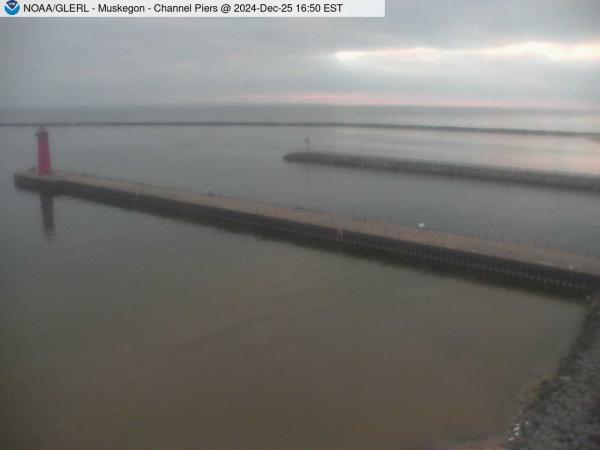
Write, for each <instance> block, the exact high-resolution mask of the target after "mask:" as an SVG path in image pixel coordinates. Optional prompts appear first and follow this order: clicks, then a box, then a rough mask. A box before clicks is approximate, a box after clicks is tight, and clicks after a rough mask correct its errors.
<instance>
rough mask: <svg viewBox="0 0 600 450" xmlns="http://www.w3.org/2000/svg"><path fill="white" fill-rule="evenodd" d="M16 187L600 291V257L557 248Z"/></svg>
mask: <svg viewBox="0 0 600 450" xmlns="http://www.w3.org/2000/svg"><path fill="white" fill-rule="evenodd" d="M42 172H44V171H42ZM14 182H15V185H16V186H17V187H19V188H22V189H27V190H33V191H39V192H43V193H50V194H53V195H70V196H75V197H81V198H85V199H88V200H94V201H99V202H102V203H108V204H112V205H120V206H124V207H127V208H135V209H139V210H143V211H148V212H156V213H161V214H165V213H172V214H177V215H180V216H187V217H190V218H213V219H217V220H219V221H225V222H228V223H232V224H239V225H241V226H244V227H250V228H254V229H261V230H264V231H266V232H273V233H283V234H287V235H291V236H297V237H303V238H309V239H311V240H315V241H328V242H333V243H336V244H338V245H341V246H346V247H351V248H359V249H367V250H371V251H376V252H382V253H385V254H390V255H396V256H399V257H401V258H403V259H407V260H421V261H423V262H429V263H433V264H436V265H441V266H448V267H456V268H462V269H465V270H468V271H469V272H480V273H488V274H496V275H500V276H503V277H507V278H511V279H518V280H522V281H526V282H531V283H535V284H542V285H547V286H554V287H558V288H565V289H568V290H575V291H592V290H594V289H597V288H599V287H600V259H596V258H591V257H587V256H583V255H577V254H572V253H566V252H561V251H556V250H549V249H540V248H534V247H526V246H522V245H517V244H511V243H506V242H496V241H492V240H486V239H480V238H476V237H470V236H462V235H454V234H447V233H441V232H437V231H431V230H422V229H418V228H411V227H406V226H402V225H398V224H393V223H385V222H379V221H374V220H363V219H357V218H353V217H348V216H343V215H337V214H331V213H325V212H318V211H311V210H306V209H300V208H292V207H286V206H280V205H274V204H269V203H263V202H256V201H252V200H247V199H240V198H231V197H224V196H217V195H211V194H202V193H197V192H190V191H183V190H177V189H171V188H166V187H162V186H155V185H150V184H142V183H134V182H127V181H120V180H114V179H108V178H100V177H95V176H89V175H82V174H76V173H67V172H58V171H49V172H48V171H45V172H44V173H40V171H39V170H38V172H35V171H29V172H18V173H16V174H15V175H14Z"/></svg>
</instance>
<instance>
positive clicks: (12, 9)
mask: <svg viewBox="0 0 600 450" xmlns="http://www.w3.org/2000/svg"><path fill="white" fill-rule="evenodd" d="M4 11H5V12H6V14H8V15H9V16H14V15H16V14H19V11H21V6H20V5H19V2H18V1H17V0H8V1H7V2H6V5H4Z"/></svg>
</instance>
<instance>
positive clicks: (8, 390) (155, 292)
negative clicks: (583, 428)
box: [0, 127, 600, 450]
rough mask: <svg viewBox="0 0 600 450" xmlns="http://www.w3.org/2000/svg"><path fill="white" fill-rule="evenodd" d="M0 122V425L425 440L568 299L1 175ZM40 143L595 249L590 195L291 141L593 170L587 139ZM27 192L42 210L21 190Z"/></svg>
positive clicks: (5, 432)
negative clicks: (286, 157) (291, 154)
mask: <svg viewBox="0 0 600 450" xmlns="http://www.w3.org/2000/svg"><path fill="white" fill-rule="evenodd" d="M33 131H34V130H33V129H28V128H20V129H17V128H2V129H0V208H1V209H0V230H1V234H0V247H1V251H0V354H1V356H2V360H3V364H2V366H1V368H0V383H1V384H0V390H1V392H0V394H1V395H2V399H3V401H2V407H0V419H1V420H2V423H3V427H2V429H1V431H0V439H1V441H3V442H4V445H2V448H8V449H13V448H14V449H17V448H27V449H65V448H98V449H105V448H132V449H133V448H156V449H159V448H167V447H169V448H178V449H179V448H181V449H187V448H189V449H197V448H210V449H216V450H220V449H236V450H237V449H240V448H245V449H283V448H287V449H306V448H311V449H349V448H355V449H365V448H372V449H391V448H406V449H437V448H447V446H448V445H450V444H451V443H455V442H461V441H463V440H469V439H475V438H478V437H480V436H485V435H487V434H494V433H501V432H502V431H503V430H504V428H505V425H506V422H507V420H509V419H510V417H511V416H512V415H513V414H514V413H515V411H516V398H517V395H518V393H519V392H520V390H521V389H522V388H523V387H524V386H525V385H527V384H528V383H529V382H531V381H533V380H535V379H536V378H538V377H540V376H541V375H543V374H544V373H549V372H552V371H553V370H554V369H555V367H556V364H557V362H558V360H559V358H560V356H561V355H562V354H564V352H565V351H566V349H567V348H568V345H569V344H570V342H572V340H573V339H574V337H575V336H576V334H577V332H578V329H579V326H580V324H581V320H582V314H583V313H582V309H581V308H580V307H579V306H577V305H576V304H574V303H572V302H569V301H565V300H561V299H558V298H552V297H548V296H545V295H542V294H538V293H532V292H525V291H520V290H516V289H511V288H508V287H499V286H492V285H486V284H480V283H478V282H475V281H472V280H465V279H459V278H453V277H449V276H443V275H440V274H435V273H429V272H424V271H421V270H416V269H414V268H411V267H408V266H402V265H389V264H383V263H381V262H378V261H375V260H368V259H361V258H356V257H351V256H349V255H345V254H340V253H336V252H332V251H326V250H320V249H318V248H310V247H305V246H299V245H295V244H291V243H287V242H279V241H273V240H268V239H265V238H264V237H259V236H256V235H253V234H245V233H234V232H231V231H227V230H223V229H219V228H214V227H210V226H203V225H199V224H190V223H185V222H180V221H177V220H170V219H168V218H162V217H155V216H151V215H145V214H141V213H138V212H135V211H127V210H121V209H117V208H112V207H108V206H102V205H97V204H93V203H88V202H84V201H81V200H76V199H70V198H64V197H60V198H55V199H54V200H53V201H51V203H52V207H53V220H50V219H51V218H50V217H48V213H47V212H48V211H49V209H50V207H49V201H48V200H45V201H44V202H42V201H41V199H40V198H39V197H38V196H37V195H35V194H32V193H26V192H19V191H16V190H15V189H14V187H13V185H12V173H13V172H14V171H15V170H17V169H21V168H23V167H29V166H31V165H32V164H33V148H34V147H33V146H34V140H33V136H32V133H33ZM50 131H51V143H52V146H53V153H54V162H55V166H56V167H59V168H61V169H65V170H77V171H83V172H88V173H94V174H99V175H106V176H115V177H121V178H127V179H135V180H141V181H149V182H154V183H164V184H169V185H174V186H181V187H185V188H190V189H195V190H202V189H212V190H214V191H216V192H220V193H225V194H229V195H236V196H244V197H252V198H258V199H262V200H268V201H276V202H280V203H285V204H289V205H302V206H306V207H312V208H317V209H327V210H335V211H337V212H341V213H346V214H354V215H364V216H370V217H377V218H384V219H386V220H392V221H398V222H401V223H405V224H412V225H414V224H416V223H418V222H425V223H426V224H428V226H431V227H435V228H439V229H445V230H448V231H463V232H464V231H465V230H467V231H469V232H472V233H476V234H485V235H492V236H494V237H504V238H507V239H511V240H523V241H526V242H528V243H530V244H539V245H552V246H555V247H560V248H564V249H567V250H571V251H585V252H588V253H592V254H596V255H597V256H600V237H599V235H598V230H599V229H600V218H599V216H600V214H598V211H600V200H599V197H598V196H597V195H592V194H586V193H581V192H576V191H560V190H549V189H540V188H533V187H522V186H512V185H503V184H489V183H483V182H476V181H469V182H467V181H461V180H446V179H437V178H434V177H422V176H398V175H397V174H396V175H394V174H383V173H376V172H361V171H356V170H344V169H336V168H327V167H310V168H309V167H305V166H302V165H295V164H289V163H285V162H284V161H282V159H281V157H282V156H283V154H285V153H286V152H288V151H291V150H294V149H296V148H298V147H301V146H302V139H303V138H304V136H310V138H311V140H312V145H313V146H314V148H317V147H318V148H321V149H324V150H332V151H350V150H352V151H356V152H361V153H362V152H373V153H376V154H397V155H412V156H417V157H421V156H422V157H426V158H428V159H432V158H448V159H450V160H454V161H470V162H477V161H481V162H489V163H503V164H516V165H531V166H535V167H559V168H562V169H568V170H576V171H579V170H585V171H600V144H598V143H596V142H593V141H585V140H579V139H565V138H529V137H514V136H512V137H507V136H502V137H498V136H492V135H490V136H487V135H485V136H484V135H467V134H465V135H462V134H444V133H423V132H406V131H403V132H382V131H368V130H351V129H327V130H322V129H321V130H315V129H298V128H295V129H294V128H275V129H273V128H248V127H236V128H228V129H223V128H210V127H206V128H193V127H185V128H181V127H170V128H169V127H166V128H145V127H136V128H93V127H87V128H72V129H61V128H58V129H52V130H50ZM42 204H43V205H44V209H45V211H46V213H47V214H46V222H45V223H44V221H43V217H42V216H43V214H42V208H41V205H42Z"/></svg>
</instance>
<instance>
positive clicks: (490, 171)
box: [284, 152, 600, 191]
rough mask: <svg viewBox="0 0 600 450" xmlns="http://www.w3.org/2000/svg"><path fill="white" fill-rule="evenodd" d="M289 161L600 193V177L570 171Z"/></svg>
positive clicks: (358, 159)
mask: <svg viewBox="0 0 600 450" xmlns="http://www.w3.org/2000/svg"><path fill="white" fill-rule="evenodd" d="M284 159H285V160H286V161H291V162H302V163H309V164H323V165H329V166H342V167H354V168H359V169H373V170H385V171H391V172H404V173H421V174H428V175H440V176H448V177H460V178H475V179H481V180H493V181H502V182H514V183H525V184H536V185H545V186H557V187H563V188H571V189H584V190H592V191H600V175H591V174H589V175H588V174H577V173H568V172H547V171H537V170H528V169H518V168H511V167H495V166H486V165H477V164H456V163H450V162H440V161H427V160H419V159H407V158H393V157H385V156H366V155H355V154H348V153H329V152H293V153H288V154H287V155H285V156H284Z"/></svg>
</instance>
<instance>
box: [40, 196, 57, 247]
mask: <svg viewBox="0 0 600 450" xmlns="http://www.w3.org/2000/svg"><path fill="white" fill-rule="evenodd" d="M40 209H41V210H42V226H43V227H44V233H45V235H46V238H47V239H48V240H52V239H53V238H54V235H55V225H54V195H52V194H50V193H47V192H41V193H40Z"/></svg>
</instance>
